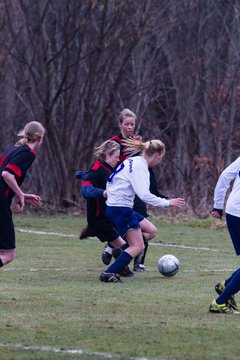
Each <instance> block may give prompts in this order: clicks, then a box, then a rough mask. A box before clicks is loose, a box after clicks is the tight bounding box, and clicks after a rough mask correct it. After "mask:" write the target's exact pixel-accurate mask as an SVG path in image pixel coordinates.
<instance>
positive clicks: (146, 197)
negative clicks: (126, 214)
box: [106, 156, 169, 208]
mask: <svg viewBox="0 0 240 360" xmlns="http://www.w3.org/2000/svg"><path fill="white" fill-rule="evenodd" d="M149 187H150V175H149V171H148V162H147V161H146V160H145V159H144V158H143V157H142V156H134V157H129V158H128V159H126V160H124V161H123V163H121V164H120V165H119V166H118V168H117V169H116V170H115V171H114V173H113V174H112V175H111V176H110V178H109V179H108V181H107V188H106V189H107V205H108V206H123V207H131V208H132V207H133V201H134V197H135V194H137V195H138V197H139V198H140V199H141V200H142V201H143V202H145V203H147V204H150V205H153V206H159V207H167V206H169V200H166V199H162V198H160V197H157V196H155V195H153V194H151V193H150V190H149Z"/></svg>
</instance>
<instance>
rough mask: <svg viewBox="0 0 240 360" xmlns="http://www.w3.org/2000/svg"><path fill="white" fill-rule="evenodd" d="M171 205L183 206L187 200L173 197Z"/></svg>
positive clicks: (170, 201)
mask: <svg viewBox="0 0 240 360" xmlns="http://www.w3.org/2000/svg"><path fill="white" fill-rule="evenodd" d="M169 205H170V206H175V207H183V206H184V205H185V200H184V199H182V198H175V199H171V200H169Z"/></svg>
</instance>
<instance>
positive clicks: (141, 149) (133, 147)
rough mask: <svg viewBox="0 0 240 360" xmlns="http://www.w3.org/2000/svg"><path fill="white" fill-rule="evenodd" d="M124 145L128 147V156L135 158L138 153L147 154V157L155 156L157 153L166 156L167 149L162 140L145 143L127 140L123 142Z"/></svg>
mask: <svg viewBox="0 0 240 360" xmlns="http://www.w3.org/2000/svg"><path fill="white" fill-rule="evenodd" d="M122 143H123V145H125V146H126V150H125V151H126V153H127V154H128V156H133V155H136V154H138V153H145V154H146V155H149V156H151V155H153V154H155V153H158V154H162V155H164V154H165V151H166V148H165V145H164V143H163V142H162V141H161V140H150V141H146V142H143V141H142V140H141V139H137V140H136V139H126V140H123V142H122Z"/></svg>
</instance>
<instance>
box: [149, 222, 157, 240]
mask: <svg viewBox="0 0 240 360" xmlns="http://www.w3.org/2000/svg"><path fill="white" fill-rule="evenodd" d="M156 235H157V228H156V226H154V225H153V226H152V227H151V229H150V233H149V239H152V238H154V237H155V236H156Z"/></svg>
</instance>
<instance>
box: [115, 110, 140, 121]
mask: <svg viewBox="0 0 240 360" xmlns="http://www.w3.org/2000/svg"><path fill="white" fill-rule="evenodd" d="M129 117H134V118H135V120H136V119H137V116H136V114H135V113H134V112H132V111H131V110H129V109H123V110H122V111H121V112H120V114H119V122H120V124H122V123H123V121H124V120H125V119H126V118H129Z"/></svg>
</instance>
